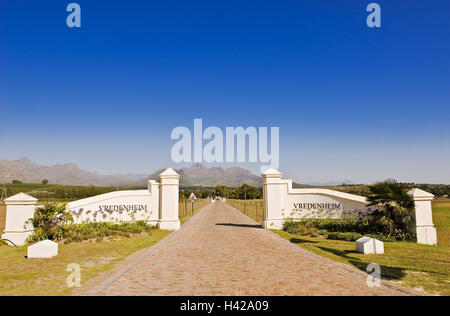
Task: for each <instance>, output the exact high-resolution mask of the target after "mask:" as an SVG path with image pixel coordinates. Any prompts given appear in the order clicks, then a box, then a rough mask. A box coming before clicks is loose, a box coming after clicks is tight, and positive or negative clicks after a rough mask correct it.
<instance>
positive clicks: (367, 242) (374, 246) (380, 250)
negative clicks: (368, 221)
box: [356, 237, 384, 255]
mask: <svg viewBox="0 0 450 316" xmlns="http://www.w3.org/2000/svg"><path fill="white" fill-rule="evenodd" d="M356 251H357V252H359V253H363V254H365V255H368V254H377V255H381V254H384V243H383V242H382V241H379V240H377V239H374V238H370V237H362V238H360V239H358V240H357V241H356Z"/></svg>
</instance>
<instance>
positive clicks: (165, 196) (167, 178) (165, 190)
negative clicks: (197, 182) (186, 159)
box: [158, 168, 180, 230]
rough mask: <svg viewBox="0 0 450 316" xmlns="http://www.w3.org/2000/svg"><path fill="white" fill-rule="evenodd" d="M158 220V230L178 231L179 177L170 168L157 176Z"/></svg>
mask: <svg viewBox="0 0 450 316" xmlns="http://www.w3.org/2000/svg"><path fill="white" fill-rule="evenodd" d="M159 178H160V180H161V181H160V190H159V197H160V198H159V219H158V227H159V228H160V229H167V230H178V229H180V220H179V218H178V189H179V185H180V175H179V174H178V173H176V172H175V170H173V169H172V168H169V169H167V170H166V171H164V172H163V173H161V174H160V175H159Z"/></svg>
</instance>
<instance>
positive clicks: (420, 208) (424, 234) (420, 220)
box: [408, 189, 437, 245]
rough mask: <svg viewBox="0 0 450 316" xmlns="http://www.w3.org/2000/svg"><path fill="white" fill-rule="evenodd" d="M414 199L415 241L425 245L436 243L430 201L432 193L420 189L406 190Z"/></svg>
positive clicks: (432, 196)
mask: <svg viewBox="0 0 450 316" xmlns="http://www.w3.org/2000/svg"><path fill="white" fill-rule="evenodd" d="M408 194H409V195H411V196H412V198H413V199H414V204H415V208H416V214H415V221H416V223H415V224H416V233H417V243H419V244H425V245H436V244H437V234H436V228H434V224H433V213H432V208H431V201H432V200H433V198H434V195H433V194H431V193H428V192H425V191H423V190H420V189H412V190H411V191H409V192H408Z"/></svg>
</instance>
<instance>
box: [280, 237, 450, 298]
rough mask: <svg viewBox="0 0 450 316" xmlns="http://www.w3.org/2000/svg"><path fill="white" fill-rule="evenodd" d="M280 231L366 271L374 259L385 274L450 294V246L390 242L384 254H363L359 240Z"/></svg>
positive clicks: (339, 260)
mask: <svg viewBox="0 0 450 316" xmlns="http://www.w3.org/2000/svg"><path fill="white" fill-rule="evenodd" d="M274 232H275V233H276V234H278V235H279V236H281V237H282V238H285V239H287V240H289V241H291V242H292V243H294V244H296V245H298V246H299V247H301V248H304V249H306V250H309V251H311V252H313V253H315V254H318V255H321V256H323V257H326V258H329V259H331V260H334V261H338V262H341V263H345V264H348V265H350V266H353V267H356V268H358V269H360V270H362V271H365V270H366V267H367V265H368V264H370V263H377V264H379V265H380V266H381V274H382V277H383V278H386V279H389V280H392V281H399V282H402V283H403V284H404V285H406V286H409V287H411V288H416V289H418V288H421V289H424V290H425V291H426V292H428V293H430V294H439V295H446V296H448V295H450V276H449V272H450V248H448V247H436V246H427V245H419V244H416V243H406V242H387V243H385V244H384V246H385V254H384V255H363V254H359V253H357V252H356V251H355V243H354V242H348V241H341V240H328V239H325V238H321V237H305V236H299V235H295V234H289V233H287V232H284V231H279V230H274Z"/></svg>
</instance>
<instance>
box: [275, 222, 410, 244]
mask: <svg viewBox="0 0 450 316" xmlns="http://www.w3.org/2000/svg"><path fill="white" fill-rule="evenodd" d="M283 230H284V231H286V232H288V233H290V234H298V235H316V234H318V235H328V238H329V239H339V240H349V241H355V240H356V239H359V238H361V237H362V236H369V237H373V238H377V239H379V240H382V241H395V240H399V241H416V235H415V234H413V233H410V232H405V231H401V230H395V231H393V232H386V231H385V230H384V229H383V226H380V225H377V222H375V221H370V220H364V221H358V220H340V219H311V220H302V221H294V220H287V221H285V222H284V224H283ZM330 236H331V237H330Z"/></svg>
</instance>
